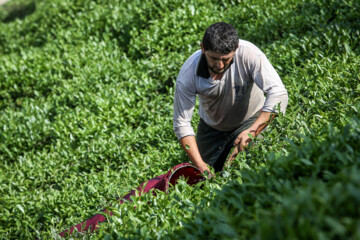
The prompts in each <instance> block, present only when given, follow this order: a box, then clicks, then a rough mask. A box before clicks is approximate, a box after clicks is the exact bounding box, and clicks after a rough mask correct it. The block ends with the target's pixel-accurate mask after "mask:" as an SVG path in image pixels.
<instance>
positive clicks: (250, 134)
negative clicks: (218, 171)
mask: <svg viewBox="0 0 360 240" xmlns="http://www.w3.org/2000/svg"><path fill="white" fill-rule="evenodd" d="M254 137H255V131H253V130H250V129H246V130H244V131H242V132H241V133H240V134H239V135H238V136H237V138H236V139H235V142H234V147H235V148H234V150H233V151H232V153H231V154H230V156H229V159H228V160H227V161H226V163H225V168H227V167H230V166H231V163H232V161H234V159H235V158H236V156H237V155H238V154H239V152H241V151H244V149H245V148H246V147H247V145H248V144H249V143H250V142H251V141H252V139H253V138H254Z"/></svg>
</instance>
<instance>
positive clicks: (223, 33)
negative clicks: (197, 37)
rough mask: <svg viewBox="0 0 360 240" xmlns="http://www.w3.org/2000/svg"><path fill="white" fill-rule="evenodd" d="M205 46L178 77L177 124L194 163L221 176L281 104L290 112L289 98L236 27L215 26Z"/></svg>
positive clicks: (259, 55)
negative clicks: (196, 117)
mask: <svg viewBox="0 0 360 240" xmlns="http://www.w3.org/2000/svg"><path fill="white" fill-rule="evenodd" d="M200 46H201V50H199V51H197V52H195V53H194V54H193V55H192V56H190V57H189V58H188V59H187V60H186V62H185V63H184V65H183V66H182V68H181V70H180V72H179V75H178V77H177V80H176V89H175V98H174V116H173V121H174V122H173V126H174V131H175V134H176V136H177V138H178V139H179V141H180V144H181V146H182V148H183V149H184V151H185V152H186V153H187V155H188V156H189V158H190V160H191V161H192V163H193V165H195V166H196V167H198V168H199V169H200V170H201V171H202V172H204V171H208V172H209V167H208V165H209V166H212V167H214V169H215V171H216V172H217V171H221V170H222V169H223V166H224V164H225V161H226V159H227V156H228V154H229V152H230V150H231V149H232V148H233V147H234V146H235V148H234V150H233V152H232V153H231V155H230V157H229V159H228V161H232V160H233V159H234V158H235V157H236V155H237V153H238V152H239V151H243V150H244V148H245V147H246V146H247V145H248V143H249V142H250V141H251V139H252V138H253V137H255V136H257V135H258V134H259V133H260V132H261V131H262V130H263V129H264V128H265V127H266V125H267V123H268V122H269V121H270V120H271V119H272V117H273V115H274V114H273V113H276V109H277V107H278V105H280V110H281V111H282V112H285V109H286V106H287V103H288V95H287V91H286V89H285V87H284V85H283V83H282V81H281V79H280V77H279V75H278V74H277V72H276V71H275V69H274V67H273V66H272V65H271V63H270V62H269V61H268V59H267V58H266V56H265V55H264V53H262V52H261V50H259V49H258V48H257V47H256V46H255V45H254V44H252V43H250V42H247V41H244V40H240V39H239V37H238V34H237V32H236V30H235V28H234V27H232V26H231V25H229V24H227V23H223V22H219V23H215V24H212V25H211V26H210V27H209V28H208V29H207V30H206V31H205V34H204V36H203V40H202V42H201V44H200ZM264 93H265V94H266V98H265V96H264ZM196 96H198V98H199V115H200V122H199V126H198V130H197V135H196V140H195V133H194V130H193V128H192V127H191V118H192V114H193V110H194V107H195V99H196Z"/></svg>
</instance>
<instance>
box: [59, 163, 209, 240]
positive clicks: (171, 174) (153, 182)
mask: <svg viewBox="0 0 360 240" xmlns="http://www.w3.org/2000/svg"><path fill="white" fill-rule="evenodd" d="M180 177H184V178H185V179H186V181H187V184H189V185H193V184H196V183H198V182H201V181H203V180H205V178H204V176H203V175H202V174H201V172H200V170H199V169H198V168H196V167H194V166H192V165H190V164H189V163H182V164H179V165H176V166H175V167H173V168H171V169H170V170H169V171H168V172H167V173H165V174H163V175H160V176H157V177H155V178H153V179H150V180H148V181H146V182H143V183H142V184H141V185H140V186H139V187H137V188H136V189H135V190H132V191H131V192H130V193H128V194H126V195H125V196H124V197H122V198H120V199H119V200H120V204H122V203H124V201H125V200H130V197H131V196H133V195H135V193H136V191H138V193H139V194H140V195H142V194H144V193H147V192H149V191H150V190H151V189H158V190H160V191H163V192H168V189H169V186H171V185H172V186H174V185H175V184H176V183H177V181H178V179H179V178H180ZM153 194H154V195H155V194H156V193H155V192H153ZM102 212H104V213H106V214H109V215H110V216H112V212H109V211H107V210H106V209H104V210H102ZM105 220H106V218H105V216H104V215H103V214H97V215H95V216H92V217H91V218H89V219H87V220H85V221H84V222H82V223H79V224H77V225H75V226H73V227H71V228H70V229H68V230H65V231H63V232H61V233H60V234H59V235H60V236H61V237H66V236H69V235H70V234H72V233H73V231H74V230H75V228H76V229H77V230H78V232H86V231H88V230H89V229H90V231H91V232H92V231H94V230H95V229H97V228H98V225H99V224H100V223H101V222H104V221H105Z"/></svg>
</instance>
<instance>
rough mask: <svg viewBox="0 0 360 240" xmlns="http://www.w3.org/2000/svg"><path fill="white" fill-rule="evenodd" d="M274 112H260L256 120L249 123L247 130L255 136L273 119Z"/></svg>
mask: <svg viewBox="0 0 360 240" xmlns="http://www.w3.org/2000/svg"><path fill="white" fill-rule="evenodd" d="M275 116H276V113H273V112H261V113H260V115H259V117H258V118H257V119H256V121H255V122H254V123H253V125H251V127H250V128H249V131H250V132H251V133H254V136H257V135H259V134H260V133H261V131H262V130H264V128H265V127H266V126H267V125H268V124H269V123H270V122H271V121H272V120H273V119H274V117H275Z"/></svg>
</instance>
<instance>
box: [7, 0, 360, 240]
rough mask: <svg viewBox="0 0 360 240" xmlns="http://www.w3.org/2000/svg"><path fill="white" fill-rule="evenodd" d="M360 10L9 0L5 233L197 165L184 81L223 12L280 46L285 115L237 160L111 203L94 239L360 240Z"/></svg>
mask: <svg viewBox="0 0 360 240" xmlns="http://www.w3.org/2000/svg"><path fill="white" fill-rule="evenodd" d="M359 9H360V5H359V1H351V0H345V1H340V0H331V1H324V0H304V1H293V0H286V1H280V0H276V1H269V0H256V1H248V0H246V1H219V0H213V1H203V0H197V1H190V0H185V1H175V0H151V1H140V0H135V1H119V0H103V1H86V0H78V1H70V0H65V1H63V0H49V1H42V0H12V1H10V2H8V3H6V4H5V5H3V6H0V21H1V23H0V54H1V55H0V166H1V168H0V185H1V187H0V238H2V239H29V238H30V239H34V238H40V239H48V238H56V237H57V234H58V233H59V232H60V231H62V230H64V229H66V228H68V227H69V226H72V225H74V224H77V223H79V222H81V221H83V220H85V219H87V218H88V217H90V216H92V215H93V214H95V213H96V212H97V211H99V210H101V209H103V208H104V207H105V206H110V205H111V203H113V202H114V199H116V198H117V197H120V196H122V195H124V194H125V193H127V192H128V191H129V190H131V189H133V188H135V187H136V186H138V185H139V184H140V183H141V182H143V181H145V180H147V179H149V178H152V177H154V176H157V175H160V174H162V173H164V172H165V171H167V170H168V169H169V168H170V167H171V166H173V165H175V164H178V163H182V162H185V161H188V160H187V157H186V156H185V154H184V153H183V150H182V149H181V147H180V146H179V144H178V143H177V140H176V137H175V135H174V133H173V130H172V99H173V94H174V83H175V79H176V76H177V73H178V71H179V69H180V67H181V65H182V63H183V62H184V61H185V60H186V59H187V58H188V57H189V56H190V55H191V54H192V53H193V52H194V51H196V50H197V49H199V43H200V41H201V37H202V34H203V32H204V30H205V29H206V27H207V26H209V25H210V24H211V23H213V22H217V21H227V22H229V23H231V24H233V25H234V26H235V27H236V29H237V30H238V31H239V34H240V37H241V38H243V39H246V40H250V41H252V42H253V43H254V44H256V45H257V46H259V47H260V48H261V49H262V50H263V51H264V52H265V54H266V55H267V56H268V58H269V59H270V61H271V62H272V63H273V65H274V67H275V68H276V69H277V70H278V72H279V74H280V76H281V78H282V80H283V82H284V83H285V85H286V87H287V90H288V93H289V106H288V109H287V112H286V115H285V116H280V117H278V118H276V119H275V121H274V122H273V124H272V125H271V126H270V127H269V129H268V131H267V132H266V133H264V136H265V138H264V139H263V140H255V141H254V143H255V144H253V146H252V147H251V148H250V151H249V152H248V153H243V154H241V156H239V157H238V159H236V160H235V162H234V164H233V165H232V168H231V169H227V170H226V171H224V172H223V173H221V174H218V176H216V178H213V179H211V180H208V181H206V182H203V183H201V184H200V185H196V186H195V187H190V186H187V185H186V184H185V182H181V183H180V184H179V185H177V186H176V187H175V188H173V189H171V190H170V192H169V194H168V195H166V194H164V193H158V195H157V197H156V198H154V197H152V195H151V194H147V195H145V196H142V197H141V198H134V199H133V200H134V201H133V203H126V204H122V205H116V204H115V205H113V207H112V208H111V210H112V211H113V212H114V216H113V217H109V218H108V219H109V221H108V222H106V223H103V224H102V225H101V228H100V230H99V231H98V232H97V233H96V234H92V235H86V236H85V237H89V238H90V237H91V238H94V239H103V238H110V239H112V238H135V239H137V238H141V239H142V238H146V239H174V238H178V239H183V238H188V239H193V238H197V239H203V238H204V237H209V238H213V239H217V238H224V239H234V238H235V239H236V238H237V239H357V238H359V237H360V233H359V230H358V229H359V227H358V226H359V224H360V223H359V220H358V219H360V218H359V215H360V213H359V207H358V206H359V194H358V193H359V192H360V189H359V182H360V181H359V174H360V173H359V162H360V156H359V147H358V146H359V145H360V144H359V136H360V135H359V129H360V128H359V120H358V119H357V118H356V117H355V118H354V117H352V116H358V115H359V113H358V112H359V109H360V105H359V99H360V84H359V83H360V74H359V72H360V71H359V70H360V69H359V66H360V57H359V56H360V47H359V39H360V31H359V29H360V22H359V19H360V14H359ZM197 121H198V119H197V117H196V116H195V118H194V121H193V125H194V126H196V123H197ZM79 238H81V236H80V237H79Z"/></svg>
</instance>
